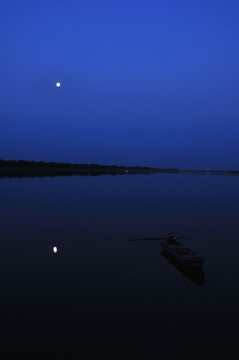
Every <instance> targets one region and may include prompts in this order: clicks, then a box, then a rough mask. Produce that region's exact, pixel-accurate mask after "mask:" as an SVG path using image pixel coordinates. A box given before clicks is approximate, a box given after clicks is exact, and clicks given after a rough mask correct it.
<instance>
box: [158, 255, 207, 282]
mask: <svg viewBox="0 0 239 360" xmlns="http://www.w3.org/2000/svg"><path fill="white" fill-rule="evenodd" d="M160 255H162V256H163V257H164V258H165V259H166V260H167V261H168V262H169V263H170V264H172V265H173V266H174V267H175V268H176V269H177V270H178V271H179V272H180V273H181V274H182V276H183V279H184V278H188V279H189V280H190V281H191V282H193V283H194V284H196V285H199V286H203V284H204V282H205V274H204V272H203V270H202V267H201V266H187V265H184V264H182V263H180V262H179V261H177V260H175V259H174V258H173V257H172V256H171V255H170V254H169V253H168V252H167V251H166V250H165V249H162V250H161V252H160Z"/></svg>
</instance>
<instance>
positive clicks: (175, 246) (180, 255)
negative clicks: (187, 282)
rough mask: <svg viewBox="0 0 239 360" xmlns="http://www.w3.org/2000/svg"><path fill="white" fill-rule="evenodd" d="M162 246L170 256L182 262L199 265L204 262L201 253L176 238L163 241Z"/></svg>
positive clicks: (188, 264)
mask: <svg viewBox="0 0 239 360" xmlns="http://www.w3.org/2000/svg"><path fill="white" fill-rule="evenodd" d="M161 246H162V248H163V249H164V250H165V251H166V252H167V253H168V254H169V255H170V256H172V257H173V258H174V259H175V260H177V261H179V262H180V263H181V264H184V265H187V266H194V267H198V266H201V265H202V264H203V262H204V258H202V257H201V255H199V254H197V253H196V252H195V251H192V250H190V249H188V248H187V247H185V246H184V245H183V244H182V243H180V242H178V241H176V240H174V241H171V239H168V241H161Z"/></svg>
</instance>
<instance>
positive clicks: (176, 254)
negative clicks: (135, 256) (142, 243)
mask: <svg viewBox="0 0 239 360" xmlns="http://www.w3.org/2000/svg"><path fill="white" fill-rule="evenodd" d="M178 239H184V237H177V236H175V235H173V234H172V233H169V236H168V237H158V238H141V239H129V241H138V240H167V241H161V246H162V248H163V249H164V250H165V251H166V252H167V253H168V254H169V255H170V256H171V257H172V258H174V259H175V260H176V261H178V262H179V263H181V264H183V265H187V266H192V267H200V266H201V265H202V264H203V262H204V258H202V257H201V256H200V255H199V254H197V253H196V252H195V251H192V250H190V249H189V248H187V247H185V246H184V245H183V244H182V243H180V242H178V241H177V240H178Z"/></svg>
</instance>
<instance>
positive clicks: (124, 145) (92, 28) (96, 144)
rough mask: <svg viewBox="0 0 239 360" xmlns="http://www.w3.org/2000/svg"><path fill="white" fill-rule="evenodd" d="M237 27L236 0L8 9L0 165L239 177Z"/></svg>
mask: <svg viewBox="0 0 239 360" xmlns="http://www.w3.org/2000/svg"><path fill="white" fill-rule="evenodd" d="M238 19H239V1H238V0H222V1H220V0H185V1H184V0H63V1H61V0H58V1H51V0H41V1H35V0H32V1H26V0H25V1H24V0H21V1H19V0H1V2H0V33H1V36H0V45H1V56H0V66H1V81H0V157H1V158H2V159H7V160H9V159H13V160H18V159H24V160H36V161H39V160H44V161H59V162H66V161H67V162H77V163H99V164H109V165H110V164H117V165H139V166H140V165H142V166H143V165H146V166H155V167H174V168H185V169H186V168H187V169H200V168H201V169H225V170H230V169H231V170H238V169H239V143H238V130H239V123H238V121H239V21H238ZM58 81H59V82H60V83H61V86H60V87H59V88H57V87H56V83H57V82H58Z"/></svg>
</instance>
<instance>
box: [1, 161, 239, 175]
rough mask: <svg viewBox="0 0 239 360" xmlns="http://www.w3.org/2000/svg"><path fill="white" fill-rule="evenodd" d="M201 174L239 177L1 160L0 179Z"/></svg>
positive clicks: (226, 172)
mask: <svg viewBox="0 0 239 360" xmlns="http://www.w3.org/2000/svg"><path fill="white" fill-rule="evenodd" d="M152 173H167V174H168V173H170V174H200V175H239V171H232V170H183V169H170V168H169V169H167V168H166V169H165V168H164V169H162V168H152V167H146V166H117V165H98V164H72V163H57V162H44V161H25V160H0V178H3V177H45V176H47V177H54V176H73V175H85V176H87V175H91V176H96V175H124V174H131V175H137V174H152Z"/></svg>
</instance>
